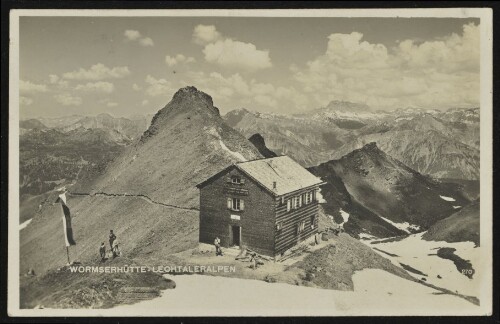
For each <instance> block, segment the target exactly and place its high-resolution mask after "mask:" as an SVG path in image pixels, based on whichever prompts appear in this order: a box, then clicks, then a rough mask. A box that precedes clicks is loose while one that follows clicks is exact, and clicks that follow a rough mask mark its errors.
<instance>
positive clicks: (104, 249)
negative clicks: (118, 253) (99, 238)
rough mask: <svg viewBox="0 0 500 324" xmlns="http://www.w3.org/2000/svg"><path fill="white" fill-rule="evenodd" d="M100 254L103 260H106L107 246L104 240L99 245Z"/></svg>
mask: <svg viewBox="0 0 500 324" xmlns="http://www.w3.org/2000/svg"><path fill="white" fill-rule="evenodd" d="M99 254H100V255H101V261H104V260H105V259H106V246H105V245H104V242H102V243H101V246H100V247H99Z"/></svg>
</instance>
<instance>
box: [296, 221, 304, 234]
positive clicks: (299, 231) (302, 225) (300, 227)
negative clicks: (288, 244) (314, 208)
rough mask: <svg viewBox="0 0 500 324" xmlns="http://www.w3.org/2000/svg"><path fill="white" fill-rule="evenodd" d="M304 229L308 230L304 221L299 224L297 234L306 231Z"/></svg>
mask: <svg viewBox="0 0 500 324" xmlns="http://www.w3.org/2000/svg"><path fill="white" fill-rule="evenodd" d="M304 228H306V222H305V221H302V222H300V223H299V224H297V234H300V233H302V232H303V231H304Z"/></svg>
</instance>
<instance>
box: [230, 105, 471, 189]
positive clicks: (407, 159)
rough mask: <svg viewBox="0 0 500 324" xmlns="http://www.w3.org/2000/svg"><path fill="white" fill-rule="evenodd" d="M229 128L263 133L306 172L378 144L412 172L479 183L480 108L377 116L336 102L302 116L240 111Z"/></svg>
mask: <svg viewBox="0 0 500 324" xmlns="http://www.w3.org/2000/svg"><path fill="white" fill-rule="evenodd" d="M224 119H225V120H226V122H227V123H228V124H229V125H230V126H232V127H234V128H235V129H237V130H239V131H240V132H241V133H242V134H244V135H245V136H247V137H249V136H251V135H253V134H254V133H259V134H261V135H262V137H263V138H264V139H265V140H266V143H267V146H268V147H269V149H271V150H273V151H275V152H276V153H278V154H287V155H290V156H291V157H293V158H294V159H295V160H297V161H298V162H299V163H301V164H303V165H305V166H314V165H318V164H320V163H322V162H326V161H329V160H331V159H338V158H340V157H341V156H343V155H345V154H348V153H349V152H351V151H353V150H355V149H358V148H361V147H363V146H364V145H365V144H368V143H371V142H376V143H377V145H378V146H379V147H380V148H381V149H382V150H383V151H385V152H386V153H388V154H389V155H391V156H393V157H395V158H397V159H398V160H400V161H402V162H403V163H405V164H406V165H408V166H409V167H411V168H413V169H415V170H417V171H419V172H421V173H423V174H428V175H432V176H435V177H439V178H456V179H470V180H476V179H478V178H479V108H471V109H458V108H457V109H448V110H446V111H440V110H437V109H426V110H424V109H415V108H407V109H400V110H395V111H393V112H385V111H373V110H372V109H370V107H368V106H366V105H363V104H354V103H349V102H343V101H332V102H331V103H330V104H329V105H327V106H326V107H324V108H320V109H316V110H312V111H310V112H307V113H302V114H297V115H278V114H263V113H258V112H250V111H248V110H246V109H238V110H233V111H230V112H228V113H227V114H226V115H225V116H224Z"/></svg>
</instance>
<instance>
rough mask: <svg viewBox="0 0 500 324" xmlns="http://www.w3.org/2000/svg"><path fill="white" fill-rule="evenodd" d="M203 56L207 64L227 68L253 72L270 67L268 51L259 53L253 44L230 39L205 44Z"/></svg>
mask: <svg viewBox="0 0 500 324" xmlns="http://www.w3.org/2000/svg"><path fill="white" fill-rule="evenodd" d="M203 54H205V60H207V61H208V62H211V63H216V64H218V65H220V66H224V67H228V68H241V69H245V70H250V71H253V70H259V69H265V68H269V67H271V66H272V64H271V58H270V57H269V51H266V50H264V51H261V50H258V49H257V48H256V47H255V45H254V44H251V43H243V42H239V41H234V40H232V39H225V40H219V41H217V42H215V43H211V44H207V45H206V46H205V48H204V49H203Z"/></svg>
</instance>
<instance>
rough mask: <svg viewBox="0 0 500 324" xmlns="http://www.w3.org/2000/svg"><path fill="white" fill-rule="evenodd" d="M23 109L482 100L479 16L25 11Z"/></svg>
mask: <svg viewBox="0 0 500 324" xmlns="http://www.w3.org/2000/svg"><path fill="white" fill-rule="evenodd" d="M19 35H20V36H19V37H20V50H19V51H20V52H19V66H20V71H19V78H20V84H19V87H20V117H21V118H35V117H57V116H66V115H74V114H78V115H97V114H99V113H110V114H112V115H114V116H124V117H130V116H133V115H144V114H152V113H155V112H156V111H158V110H159V109H161V108H162V107H164V106H165V105H166V104H167V103H168V102H169V101H170V99H171V98H172V95H173V94H174V93H175V92H176V91H177V90H178V89H179V88H181V87H184V86H187V85H193V86H195V87H197V88H198V89H199V90H201V91H204V92H206V93H208V94H209V95H210V96H212V98H213V100H214V104H215V106H217V107H218V108H219V109H220V110H221V113H222V114H224V113H226V112H228V111H230V110H233V109H237V108H246V109H249V110H252V111H260V112H269V113H281V114H291V113H299V112H306V111H309V110H312V109H316V108H320V107H324V106H326V105H327V104H328V103H329V102H330V101H332V100H343V101H350V102H356V103H364V104H367V105H369V106H370V107H371V108H373V109H384V110H393V109H401V108H408V107H417V108H435V109H447V108H452V107H453V108H455V107H478V106H479V62H480V60H479V48H480V46H479V19H459V18H305V17H298V18H295V17H282V18H276V17H273V18H255V17H254V18H250V17H248V18H247V17H20V22H19Z"/></svg>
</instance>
